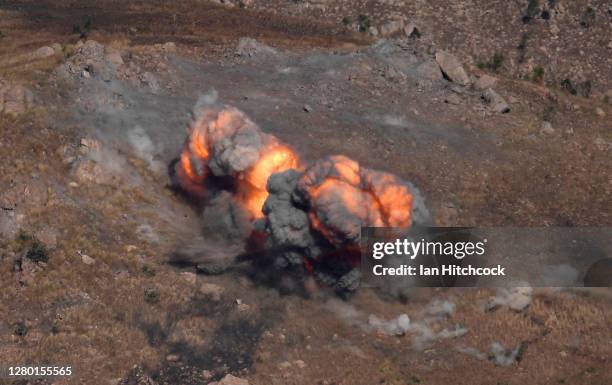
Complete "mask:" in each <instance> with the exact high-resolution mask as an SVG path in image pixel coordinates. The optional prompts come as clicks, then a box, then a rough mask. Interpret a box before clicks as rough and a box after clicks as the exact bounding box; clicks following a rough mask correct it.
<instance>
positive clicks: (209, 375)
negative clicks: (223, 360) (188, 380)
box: [202, 370, 214, 381]
mask: <svg viewBox="0 0 612 385" xmlns="http://www.w3.org/2000/svg"><path fill="white" fill-rule="evenodd" d="M213 375H214V373H213V372H211V371H210V370H202V379H203V380H205V381H206V380H210V379H211V378H213Z"/></svg>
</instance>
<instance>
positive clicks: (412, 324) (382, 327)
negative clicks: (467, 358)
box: [326, 299, 467, 349]
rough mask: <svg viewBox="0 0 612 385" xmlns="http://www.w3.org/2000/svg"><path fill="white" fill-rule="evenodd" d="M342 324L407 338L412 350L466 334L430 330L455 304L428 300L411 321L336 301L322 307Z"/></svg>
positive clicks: (457, 330)
mask: <svg viewBox="0 0 612 385" xmlns="http://www.w3.org/2000/svg"><path fill="white" fill-rule="evenodd" d="M326 307H327V309H328V310H329V311H331V312H333V313H334V314H336V315H337V316H338V318H340V319H341V320H342V321H344V322H346V323H347V324H350V325H352V326H358V327H360V328H361V329H363V330H364V331H366V332H368V333H379V334H384V335H387V336H402V335H409V336H410V338H411V339H412V342H413V346H414V347H415V348H416V349H423V348H424V347H426V346H427V345H428V344H429V343H431V342H433V341H436V340H438V339H446V338H457V337H461V336H462V335H464V334H465V333H467V329H466V328H464V327H460V326H457V327H455V328H452V329H447V328H445V329H442V330H441V331H439V332H436V331H434V329H433V328H432V326H433V323H435V322H438V321H441V320H444V319H446V318H448V317H450V316H451V315H452V313H453V312H454V307H455V305H454V304H452V303H450V302H447V301H437V300H434V301H432V302H431V303H430V304H429V305H428V306H427V307H426V308H425V310H424V311H423V312H421V313H420V314H417V315H416V316H415V317H414V318H415V319H411V318H410V317H409V316H408V315H407V314H400V315H399V316H397V317H396V318H392V319H385V318H383V317H380V316H377V315H375V314H369V315H368V316H366V314H365V313H364V312H362V311H360V310H358V309H356V308H355V307H354V306H353V305H351V304H349V303H346V302H342V301H339V300H336V299H333V300H329V301H328V302H327V304H326Z"/></svg>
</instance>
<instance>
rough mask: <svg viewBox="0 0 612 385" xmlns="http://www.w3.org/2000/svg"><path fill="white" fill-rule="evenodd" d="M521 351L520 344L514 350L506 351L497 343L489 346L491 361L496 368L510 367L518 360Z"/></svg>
mask: <svg viewBox="0 0 612 385" xmlns="http://www.w3.org/2000/svg"><path fill="white" fill-rule="evenodd" d="M521 351H522V345H521V344H519V345H518V346H517V347H516V348H514V349H506V348H505V347H504V346H503V345H502V344H500V343H499V342H493V343H492V344H491V360H492V361H493V363H495V365H497V366H510V365H512V364H514V363H515V362H516V361H517V360H518V359H519V357H520V354H521Z"/></svg>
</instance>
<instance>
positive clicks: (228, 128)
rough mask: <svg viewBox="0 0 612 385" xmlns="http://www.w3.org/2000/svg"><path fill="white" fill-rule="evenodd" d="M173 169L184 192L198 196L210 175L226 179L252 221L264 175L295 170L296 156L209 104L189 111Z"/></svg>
mask: <svg viewBox="0 0 612 385" xmlns="http://www.w3.org/2000/svg"><path fill="white" fill-rule="evenodd" d="M188 132H189V135H188V138H187V140H186V142H185V146H184V148H183V151H182V153H181V156H180V161H179V167H178V169H177V170H176V175H177V177H178V184H179V185H180V187H181V188H182V189H184V190H185V191H186V192H188V193H190V194H192V195H194V196H196V197H198V198H204V196H205V192H206V182H207V179H209V178H210V177H218V178H220V177H227V176H229V177H231V178H232V179H233V180H234V181H235V184H236V186H235V187H236V191H237V194H236V195H237V197H239V199H240V200H241V201H242V203H244V205H245V206H246V207H247V209H248V211H249V214H250V215H251V216H252V217H253V218H255V219H256V218H261V217H262V216H263V213H262V212H261V209H262V207H263V204H264V202H265V200H266V198H267V196H268V193H267V191H266V183H267V181H268V178H269V177H270V175H272V174H273V173H275V172H280V171H285V170H288V169H290V168H299V158H298V156H297V154H295V152H293V150H291V149H290V148H289V147H288V146H286V145H284V144H282V143H280V142H279V141H278V140H277V139H276V138H275V137H273V136H271V135H268V134H265V133H263V132H261V130H260V129H259V127H258V126H257V125H255V123H253V122H252V121H251V120H250V119H249V118H248V117H246V115H244V114H243V113H242V112H241V111H239V110H238V109H236V108H234V107H229V106H225V107H223V108H219V107H212V106H209V107H207V108H205V109H203V110H200V111H197V112H196V113H194V119H193V120H192V122H191V124H190V127H189V130H188Z"/></svg>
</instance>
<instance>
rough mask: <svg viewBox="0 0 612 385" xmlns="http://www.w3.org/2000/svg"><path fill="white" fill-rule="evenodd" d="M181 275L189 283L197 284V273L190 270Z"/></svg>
mask: <svg viewBox="0 0 612 385" xmlns="http://www.w3.org/2000/svg"><path fill="white" fill-rule="evenodd" d="M181 277H183V279H184V280H185V281H187V283H189V284H190V285H195V284H196V282H197V278H198V276H197V275H196V274H195V273H192V272H190V271H185V272H182V273H181Z"/></svg>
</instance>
